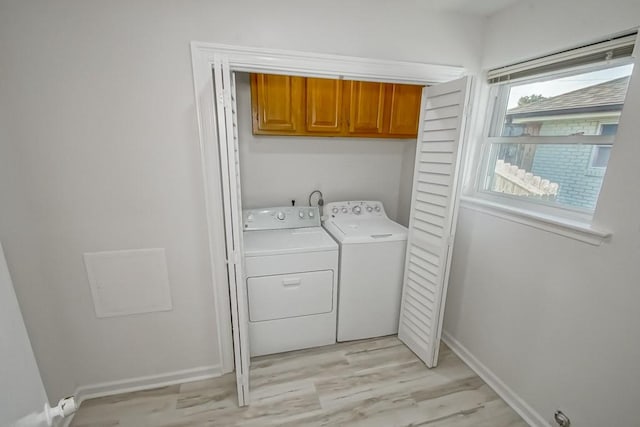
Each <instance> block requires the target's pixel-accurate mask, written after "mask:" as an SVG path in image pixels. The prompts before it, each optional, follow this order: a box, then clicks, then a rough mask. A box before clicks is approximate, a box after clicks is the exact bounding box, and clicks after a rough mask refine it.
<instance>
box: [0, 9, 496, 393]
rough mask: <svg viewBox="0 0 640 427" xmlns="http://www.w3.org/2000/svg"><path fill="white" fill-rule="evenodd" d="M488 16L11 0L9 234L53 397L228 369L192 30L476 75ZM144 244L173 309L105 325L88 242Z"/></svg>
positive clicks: (4, 226)
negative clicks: (88, 262)
mask: <svg viewBox="0 0 640 427" xmlns="http://www.w3.org/2000/svg"><path fill="white" fill-rule="evenodd" d="M483 24H484V19H481V18H476V17H473V16H464V15H454V14H451V13H437V12H430V11H428V10H426V9H424V8H422V7H420V6H416V4H415V2H414V1H412V0H405V1H401V2H394V4H393V6H390V5H389V2H387V1H384V0H376V1H365V0H357V1H351V2H342V1H338V0H331V1H325V2H311V3H305V6H304V7H302V6H300V3H299V2H296V1H293V0H286V1H281V2H278V3H274V2H262V1H258V0H252V1H249V0H242V1H227V2H214V1H196V0H185V1H177V0H174V1H167V0H140V1H135V2H131V1H125V0H115V1H97V0H60V1H56V2H49V1H45V0H36V1H29V2H24V1H19V0H1V1H0V57H1V58H2V61H1V65H0V67H1V68H0V72H1V74H2V79H0V111H2V112H3V117H4V118H5V119H6V122H5V123H4V125H5V131H4V132H3V134H2V138H1V139H0V143H1V144H2V152H1V153H2V155H3V156H4V154H5V153H7V158H6V160H5V159H3V164H4V163H5V162H6V163H8V164H9V165H8V167H9V169H10V170H8V171H6V172H5V171H2V178H3V181H4V177H5V175H7V176H8V180H9V181H7V183H8V182H14V183H15V185H16V187H14V186H13V185H11V184H5V183H4V182H3V183H2V185H0V191H1V193H0V200H2V202H3V204H2V215H0V218H2V220H0V239H1V240H3V242H6V243H5V250H6V253H7V258H8V260H9V267H10V269H11V272H12V274H13V276H14V282H15V287H16V293H17V294H18V300H19V302H20V304H21V307H22V310H23V313H24V317H25V323H26V325H27V329H28V331H29V334H30V336H31V339H32V344H33V347H34V352H35V354H36V359H37V360H38V363H39V365H40V368H41V370H42V375H43V380H44V383H45V387H46V389H47V391H48V393H49V396H50V397H51V398H52V399H58V398H60V397H62V396H64V395H66V394H69V393H72V392H73V391H74V389H75V387H78V386H84V385H88V384H95V383H99V382H104V381H116V380H122V379H127V378H131V377H138V376H145V375H155V374H162V373H167V372H172V371H177V370H182V369H191V368H195V367H199V366H207V365H215V364H217V363H219V360H218V348H217V345H216V325H215V316H214V312H213V300H212V297H213V296H212V284H211V283H210V271H209V265H208V262H207V239H206V228H205V224H206V223H205V212H204V203H203V196H202V192H203V191H202V185H201V170H200V160H199V150H198V138H197V126H196V116H195V111H194V105H193V103H194V97H193V87H192V77H191V58H190V51H189V41H191V40H200V41H208V42H218V43H229V44H239V45H250V46H265V47H271V48H285V49H297V50H308V51H315V52H327V53H338V54H349V55H358V56H369V57H377V58H385V59H401V60H413V61H423V62H433V63H442V64H451V65H463V66H466V67H468V68H470V69H475V68H477V66H478V64H479V61H480V49H481V46H482V35H483V28H484V26H483ZM5 113H6V115H5ZM365 144H368V143H367V142H366V141H364V142H360V143H354V146H353V148H352V152H353V153H356V152H360V150H362V149H363V147H364V145H365ZM284 145H286V143H284ZM315 146H316V145H315V144H313V145H312V146H311V147H312V148H305V150H309V152H312V153H313V152H314V150H315V149H316V148H314V147H315ZM367 147H369V146H367ZM391 147H392V146H391V145H384V147H379V148H376V150H377V152H378V153H382V154H384V155H386V154H387V153H388V152H389V151H388V150H396V149H397V148H396V147H392V148H391ZM280 148H281V151H286V150H288V148H289V147H285V146H282V147H280ZM280 148H279V150H280ZM323 148H324V147H323ZM393 153H395V151H393ZM344 166H345V167H346V166H347V165H346V164H345V165H344ZM313 185H315V182H314V183H313ZM333 185H334V186H335V184H333ZM345 185H347V183H345ZM303 187H304V188H302V187H301V188H298V189H296V193H295V194H294V196H295V197H298V198H299V197H302V196H303V195H306V194H307V191H308V187H311V186H307V185H304V186H303ZM336 188H337V186H336ZM287 193H288V192H287ZM329 193H331V195H329V194H328V196H329V197H333V195H334V194H337V190H335V192H334V190H333V188H331V189H330V191H329ZM341 196H342V195H341ZM345 196H346V195H345ZM288 197H290V196H288V195H287V198H288ZM336 197H337V196H336ZM13 199H19V200H21V202H20V203H21V204H20V205H18V204H15V205H14V204H13V202H11V203H12V205H11V206H10V208H11V210H12V212H13V213H12V215H11V216H10V218H9V217H8V218H7V219H5V212H6V211H8V210H9V209H8V208H9V207H8V206H5V204H4V203H5V200H13ZM274 201H275V200H274ZM144 247H164V248H166V250H167V258H168V267H169V276H170V281H171V287H172V289H171V292H172V296H173V306H174V309H173V311H170V312H163V313H154V314H146V315H137V316H129V317H120V318H109V319H97V318H96V317H95V314H94V312H93V306H92V302H91V296H90V291H89V286H88V283H87V278H86V273H85V270H84V266H83V263H82V253H83V252H86V251H100V250H118V249H128V248H144Z"/></svg>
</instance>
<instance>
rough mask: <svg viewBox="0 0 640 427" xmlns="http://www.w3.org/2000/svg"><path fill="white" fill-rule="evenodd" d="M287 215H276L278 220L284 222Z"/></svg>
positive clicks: (279, 213)
mask: <svg viewBox="0 0 640 427" xmlns="http://www.w3.org/2000/svg"><path fill="white" fill-rule="evenodd" d="M285 217H286V215H285V214H284V212H282V211H280V212H278V213H277V214H276V218H277V219H279V220H280V221H284V219H285Z"/></svg>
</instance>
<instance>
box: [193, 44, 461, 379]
mask: <svg viewBox="0 0 640 427" xmlns="http://www.w3.org/2000/svg"><path fill="white" fill-rule="evenodd" d="M214 58H218V59H224V60H225V61H227V62H228V64H229V68H230V71H231V72H234V71H245V72H269V73H274V74H289V75H304V76H316V77H331V78H348V79H355V80H375V81H385V82H397V83H420V84H435V83H441V82H446V81H450V80H454V79H456V78H459V77H461V76H463V75H464V74H465V69H464V68H463V67H460V66H449V65H438V64H423V63H416V62H402V61H389V60H379V59H368V58H359V57H349V56H339V55H327V54H319V53H309V52H297V51H287V50H275V49H264V48H254V47H243V46H229V45H223V44H215V43H205V42H197V41H192V42H191V61H192V67H193V69H192V72H193V86H194V93H195V107H196V115H197V121H198V131H199V132H198V135H199V141H200V153H201V165H202V179H203V183H204V199H205V208H206V217H207V232H208V233H207V234H208V240H209V262H210V265H211V281H212V287H213V292H214V300H215V301H214V304H215V307H216V313H215V316H216V328H217V331H218V348H219V357H220V360H221V363H222V372H224V373H226V372H231V371H232V370H233V337H232V332H231V311H230V300H229V287H228V279H227V277H226V272H225V270H226V265H225V262H226V257H225V246H224V236H225V232H224V217H223V212H222V209H221V208H220V206H221V201H222V195H221V191H220V187H221V185H220V168H219V165H220V159H219V152H218V144H219V142H218V133H217V129H216V121H215V99H214V90H213V68H212V67H213V64H214Z"/></svg>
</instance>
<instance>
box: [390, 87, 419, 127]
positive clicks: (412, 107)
mask: <svg viewBox="0 0 640 427" xmlns="http://www.w3.org/2000/svg"><path fill="white" fill-rule="evenodd" d="M390 86H391V90H390V95H389V98H390V101H389V134H391V135H410V136H416V135H417V133H418V120H419V118H420V100H421V97H422V86H415V85H403V84H393V85H390Z"/></svg>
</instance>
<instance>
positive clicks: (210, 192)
mask: <svg viewBox="0 0 640 427" xmlns="http://www.w3.org/2000/svg"><path fill="white" fill-rule="evenodd" d="M191 49H192V50H191V60H192V67H193V70H192V71H193V85H194V94H195V105H196V117H197V120H198V135H199V137H200V138H199V142H200V161H201V168H202V183H203V189H204V201H205V210H206V217H207V236H208V243H209V254H208V255H209V264H210V273H211V287H212V290H213V297H214V306H215V313H214V315H215V319H216V325H215V326H216V329H217V338H218V343H217V344H218V357H219V360H220V363H221V364H222V372H223V373H227V372H232V371H233V368H234V363H233V337H232V330H231V311H230V304H231V301H230V296H229V284H228V278H227V265H226V248H225V239H224V236H225V228H224V217H223V212H222V209H220V206H221V204H222V184H221V176H220V154H219V151H218V143H217V137H218V136H217V127H216V123H215V111H216V110H215V100H214V99H213V64H212V63H211V62H209V59H210V58H209V55H208V54H206V53H203V52H201V51H200V50H197V49H195V48H194V47H193V45H192V48H191Z"/></svg>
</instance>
